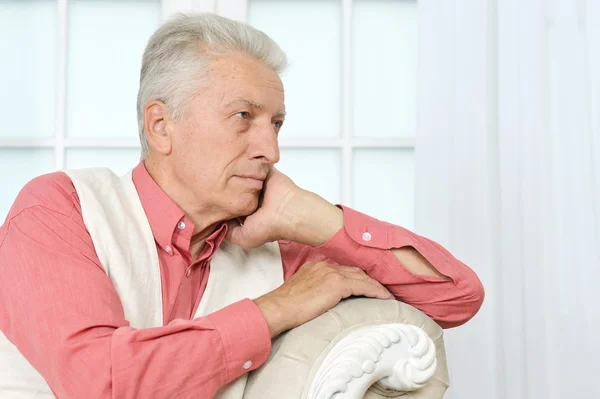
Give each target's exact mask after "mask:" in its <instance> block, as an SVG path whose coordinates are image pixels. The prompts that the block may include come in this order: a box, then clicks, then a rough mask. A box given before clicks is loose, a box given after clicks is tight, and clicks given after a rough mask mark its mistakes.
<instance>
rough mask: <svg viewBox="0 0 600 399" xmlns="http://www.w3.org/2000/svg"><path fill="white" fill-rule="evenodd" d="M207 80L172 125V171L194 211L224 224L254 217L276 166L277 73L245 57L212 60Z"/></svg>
mask: <svg viewBox="0 0 600 399" xmlns="http://www.w3.org/2000/svg"><path fill="white" fill-rule="evenodd" d="M209 71H210V72H209V81H208V84H205V85H204V87H203V88H202V89H200V90H199V91H198V92H197V93H196V95H195V96H194V97H193V98H192V99H191V100H190V103H189V104H188V106H189V108H188V113H187V116H186V118H185V120H184V122H182V123H175V124H174V125H173V130H174V131H173V133H174V134H173V135H172V137H173V141H172V154H171V157H170V158H171V162H172V165H171V167H172V168H173V169H174V171H175V176H176V178H177V179H179V180H180V182H179V183H180V184H183V185H184V186H185V187H188V190H187V192H188V194H187V195H189V196H191V198H188V200H190V201H186V202H187V203H197V204H202V206H201V207H200V205H199V208H198V209H195V210H193V211H203V212H211V213H212V214H215V215H223V218H224V219H231V218H234V217H238V216H245V215H249V214H251V213H253V212H254V211H255V210H256V208H257V206H258V197H259V194H260V192H261V190H262V188H263V180H264V179H265V177H266V175H267V174H268V173H269V171H270V170H271V168H272V167H273V164H275V163H276V162H278V161H279V145H278V142H277V136H278V133H279V129H280V128H281V125H282V124H283V119H284V114H285V112H284V110H285V105H284V93H283V84H282V83H281V80H280V79H279V76H278V75H277V73H275V72H274V71H273V70H271V69H270V68H268V67H266V66H264V65H263V64H261V63H260V62H258V61H255V60H253V59H250V58H248V57H245V56H241V55H239V56H227V57H220V58H217V59H216V60H215V61H214V62H213V63H212V64H211V65H210V66H209Z"/></svg>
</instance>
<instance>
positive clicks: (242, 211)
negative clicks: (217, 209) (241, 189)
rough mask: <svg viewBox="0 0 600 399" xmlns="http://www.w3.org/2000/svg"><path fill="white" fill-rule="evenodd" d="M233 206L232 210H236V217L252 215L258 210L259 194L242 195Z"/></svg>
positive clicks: (234, 211)
mask: <svg viewBox="0 0 600 399" xmlns="http://www.w3.org/2000/svg"><path fill="white" fill-rule="evenodd" d="M232 205H233V207H232V208H234V209H232V211H233V212H232V213H234V214H235V215H236V217H239V216H248V215H251V214H253V213H254V212H256V210H257V209H258V194H254V195H249V194H245V195H241V196H240V197H238V198H237V201H236V202H235V203H234V204H232Z"/></svg>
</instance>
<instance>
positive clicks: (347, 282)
mask: <svg viewBox="0 0 600 399" xmlns="http://www.w3.org/2000/svg"><path fill="white" fill-rule="evenodd" d="M330 267H331V268H333V270H334V271H335V272H337V273H339V274H340V275H342V276H343V277H344V280H343V281H342V282H340V284H342V290H343V289H346V293H348V292H349V293H348V295H347V296H350V295H357V296H358V295H360V296H368V297H372V298H379V299H392V298H394V296H393V295H392V294H391V293H390V292H389V291H388V290H387V288H385V287H384V286H383V285H382V284H381V283H380V282H379V281H377V280H375V279H372V278H371V277H369V275H368V274H367V273H365V271H364V270H362V269H360V268H358V267H352V266H330ZM348 289H349V290H350V291H348Z"/></svg>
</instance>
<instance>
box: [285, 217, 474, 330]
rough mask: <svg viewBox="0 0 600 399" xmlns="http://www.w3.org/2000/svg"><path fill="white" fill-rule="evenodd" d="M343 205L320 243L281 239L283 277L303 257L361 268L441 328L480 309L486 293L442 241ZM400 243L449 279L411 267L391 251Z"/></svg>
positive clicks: (459, 321) (298, 266)
mask: <svg viewBox="0 0 600 399" xmlns="http://www.w3.org/2000/svg"><path fill="white" fill-rule="evenodd" d="M341 208H342V209H343V211H344V226H343V227H342V228H341V229H340V230H339V231H338V232H337V233H336V234H335V235H334V236H333V237H332V238H331V239H330V240H329V241H328V242H326V243H325V244H323V245H322V246H320V247H316V248H312V247H309V246H306V245H303V244H299V243H296V242H291V241H281V242H280V243H279V246H280V249H281V253H282V259H283V267H284V276H285V278H286V279H287V278H289V277H290V276H291V275H293V274H294V273H295V272H296V270H298V268H300V267H301V266H302V265H303V264H304V263H306V262H310V261H313V262H314V261H327V262H329V263H333V264H338V265H348V266H355V267H359V268H361V269H362V270H364V271H365V272H366V273H367V274H368V275H369V276H370V277H372V278H374V279H376V280H377V281H379V282H380V283H382V284H383V285H385V286H386V288H387V289H388V290H389V291H390V292H391V293H392V294H393V295H394V296H395V297H396V299H398V300H399V301H402V302H405V303H407V304H410V305H412V306H414V307H416V308H417V309H419V310H421V311H423V312H424V313H425V314H427V315H428V316H429V317H431V318H432V319H433V320H435V321H436V322H437V323H438V324H439V325H440V326H442V327H444V328H450V327H456V326H459V325H461V324H464V323H466V322H467V321H468V320H469V319H471V318H472V317H473V316H474V315H475V314H476V313H477V312H478V310H479V308H480V307H481V305H482V303H483V298H484V290H483V286H482V284H481V282H480V280H479V278H478V277H477V275H476V274H475V272H473V270H471V269H470V268H469V267H468V266H466V265H465V264H464V263H462V262H460V261H459V260H458V259H456V258H455V257H454V256H452V254H450V252H448V251H447V250H446V249H444V248H443V247H442V246H441V245H439V244H437V243H436V242H434V241H432V240H429V239H427V238H425V237H422V236H419V235H417V234H415V233H413V232H411V231H409V230H407V229H405V228H402V227H400V226H396V225H393V224H390V223H386V222H382V221H380V220H377V219H375V218H372V217H370V216H367V215H364V214H362V213H360V212H357V211H355V210H353V209H351V208H348V207H341ZM403 247H413V248H414V249H415V250H416V251H417V252H419V254H421V255H422V256H423V257H424V258H425V259H427V260H428V261H429V262H430V263H431V264H432V265H433V266H434V267H435V268H436V269H437V271H438V272H440V273H441V274H442V275H444V276H446V277H448V278H449V280H448V279H443V278H438V277H430V276H419V275H414V274H412V273H411V272H409V271H408V270H407V269H405V268H404V267H403V266H402V264H401V263H400V261H399V260H398V258H397V257H396V256H395V255H394V254H393V253H392V251H391V249H395V248H403Z"/></svg>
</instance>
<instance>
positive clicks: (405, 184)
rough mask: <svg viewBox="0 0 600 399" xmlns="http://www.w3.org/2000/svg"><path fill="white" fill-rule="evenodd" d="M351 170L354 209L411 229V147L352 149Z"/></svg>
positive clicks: (412, 214)
mask: <svg viewBox="0 0 600 399" xmlns="http://www.w3.org/2000/svg"><path fill="white" fill-rule="evenodd" d="M352 172H353V174H354V176H353V182H352V204H353V206H354V208H355V209H357V210H358V211H360V212H363V213H366V214H367V215H370V216H373V217H376V218H378V219H381V220H384V221H386V222H390V223H394V224H398V225H400V226H402V227H405V228H407V229H412V228H413V224H414V186H415V178H414V151H413V150H388V149H368V150H367V149H365V150H355V152H354V159H353V171H352Z"/></svg>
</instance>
